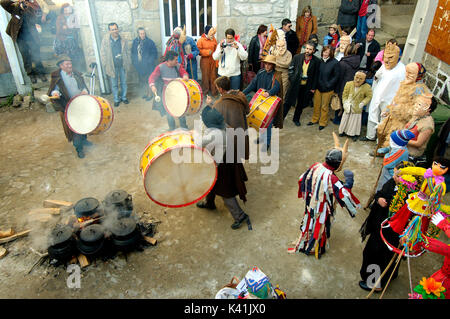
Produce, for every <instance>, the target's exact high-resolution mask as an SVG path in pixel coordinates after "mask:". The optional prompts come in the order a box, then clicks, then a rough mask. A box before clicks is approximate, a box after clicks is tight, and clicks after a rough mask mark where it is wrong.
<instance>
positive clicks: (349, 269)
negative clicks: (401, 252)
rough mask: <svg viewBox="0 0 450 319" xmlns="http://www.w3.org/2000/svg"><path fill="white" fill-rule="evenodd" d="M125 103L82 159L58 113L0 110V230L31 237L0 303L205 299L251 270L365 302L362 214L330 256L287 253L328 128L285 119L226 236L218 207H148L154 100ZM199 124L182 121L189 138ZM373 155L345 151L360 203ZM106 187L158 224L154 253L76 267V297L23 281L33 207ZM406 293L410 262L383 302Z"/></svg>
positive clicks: (252, 168)
mask: <svg viewBox="0 0 450 319" xmlns="http://www.w3.org/2000/svg"><path fill="white" fill-rule="evenodd" d="M130 101H131V103H130V104H129V105H124V104H121V105H120V107H118V108H115V109H114V111H115V118H114V122H113V124H112V127H111V128H110V129H109V130H108V131H107V132H105V133H103V134H100V135H96V136H91V137H90V138H89V140H90V141H92V142H93V143H94V147H92V148H89V149H87V151H86V157H85V158H84V159H79V158H78V157H77V156H76V152H75V149H74V148H73V146H72V145H71V144H69V143H67V140H66V139H65V137H64V133H63V130H62V126H61V122H60V119H59V114H58V113H46V112H45V107H44V106H42V105H39V104H35V105H34V107H33V109H32V110H20V109H3V110H1V111H0V127H1V130H0V158H1V162H0V193H1V194H2V195H1V200H0V229H5V228H8V227H13V228H14V229H16V230H17V231H21V230H24V229H27V228H29V227H34V229H33V231H32V232H31V234H30V235H29V236H28V237H25V238H21V239H18V240H16V241H14V242H11V243H8V244H5V245H3V247H5V248H7V249H8V251H9V254H8V255H7V256H6V257H4V258H3V259H0V274H1V275H0V286H1V287H2V289H0V298H169V299H170V298H214V296H215V294H216V292H217V291H218V290H219V289H220V288H222V287H223V286H224V285H225V284H227V283H228V282H229V281H230V280H231V278H232V277H233V276H237V277H238V278H243V276H244V275H245V274H246V272H247V271H248V270H249V269H251V268H252V267H253V266H258V267H259V268H260V269H261V270H262V271H263V272H264V273H265V274H266V275H268V276H269V277H270V279H271V282H272V283H273V284H279V285H280V288H281V289H282V290H284V291H285V292H286V293H287V297H288V298H289V299H293V298H330V299H334V298H338V299H340V298H365V296H366V295H367V292H366V291H363V290H361V289H360V288H359V286H358V281H359V280H360V277H359V269H360V266H361V260H362V250H363V248H364V244H365V243H361V237H360V235H359V233H358V230H359V228H360V226H361V224H362V222H363V221H364V219H365V218H366V216H367V214H368V212H366V211H364V210H360V211H359V213H358V215H357V216H356V217H355V218H353V219H352V218H350V216H349V215H348V213H347V212H346V211H344V210H342V209H340V208H339V209H338V212H337V214H336V219H335V221H334V223H333V225H332V229H331V238H330V241H329V244H330V247H329V249H328V250H327V252H326V254H325V255H323V256H322V258H321V259H320V260H316V259H315V258H314V257H311V256H306V255H304V254H296V255H289V254H287V252H286V251H287V248H288V245H289V243H290V242H292V241H293V240H295V239H296V237H297V236H298V230H299V226H300V221H301V218H302V211H303V207H304V202H303V200H301V199H298V198H297V191H298V189H297V188H298V186H297V180H298V176H299V175H300V174H301V173H303V171H304V170H305V169H306V168H307V167H309V166H310V165H311V164H313V163H314V162H316V161H322V160H323V159H324V156H325V152H326V150H328V149H329V148H330V147H332V138H331V132H332V131H333V130H334V131H336V132H337V126H335V125H333V124H332V123H331V122H330V125H328V126H327V127H326V128H325V129H324V130H323V131H318V129H317V126H312V127H310V126H306V123H307V122H308V121H309V119H310V117H311V115H312V109H311V108H308V109H306V110H305V111H304V114H303V116H302V120H301V122H302V126H301V127H296V126H295V125H294V124H293V123H292V113H293V111H291V113H290V114H289V116H288V118H287V120H286V122H285V123H286V124H285V128H284V129H283V130H281V131H280V158H279V169H278V171H277V172H276V174H274V175H263V174H261V173H260V168H261V166H265V165H266V164H261V163H258V164H250V163H247V164H246V165H245V168H246V171H247V175H248V176H249V181H248V183H247V189H248V201H247V203H246V204H245V205H242V207H243V208H244V210H245V211H246V212H247V213H248V214H249V215H250V217H251V221H252V224H253V230H252V231H249V230H247V227H245V226H243V227H241V228H240V229H239V230H232V229H231V228H230V225H231V224H232V219H231V215H230V214H229V213H228V211H227V210H226V208H225V207H224V205H223V202H222V200H220V199H219V198H218V199H216V205H217V206H218V209H217V210H216V211H208V210H202V209H199V208H197V207H196V206H195V205H191V206H188V207H184V208H177V209H170V208H164V207H161V206H158V205H156V204H155V203H154V202H153V201H151V200H150V199H149V198H148V197H147V195H146V193H145V190H144V187H143V180H142V176H141V175H140V172H139V159H140V156H141V154H142V152H143V150H144V148H145V146H146V145H147V143H148V142H149V141H150V140H151V139H152V138H154V137H156V136H157V135H159V134H161V133H163V132H164V131H166V130H167V121H166V119H165V118H161V117H160V115H159V113H158V112H156V111H152V110H151V104H150V103H151V102H145V103H144V102H143V100H142V99H141V98H140V97H133V96H131V99H130ZM198 117H199V115H196V116H193V117H189V118H188V125H189V127H190V128H192V125H193V124H192V123H193V120H194V119H196V118H198ZM341 141H342V143H343V142H344V139H343V138H341ZM373 147H374V144H369V143H364V142H359V141H358V142H350V148H349V149H350V155H349V158H348V159H347V162H346V163H345V168H348V169H351V170H352V171H353V172H354V173H355V184H354V188H353V190H354V193H355V194H356V196H357V197H358V198H359V199H360V200H361V202H362V203H363V204H365V202H366V200H367V198H368V195H369V193H370V191H371V189H372V187H373V184H374V182H375V179H376V177H377V174H378V167H379V165H381V164H380V163H381V162H380V159H378V160H377V163H376V165H373V166H372V165H371V163H370V161H371V157H369V155H368V152H369V151H370V150H371V149H372V148H373ZM341 177H342V175H341ZM115 189H123V190H126V191H127V192H128V193H130V194H131V195H132V196H133V204H134V207H135V212H136V213H138V214H140V215H141V216H143V217H146V218H153V219H156V220H159V221H161V223H160V224H159V225H158V228H157V234H156V235H155V238H157V239H158V241H159V242H158V245H156V246H154V247H149V248H146V249H145V250H144V251H143V252H135V253H131V254H130V255H129V256H128V258H127V259H125V258H124V257H123V256H118V257H116V258H115V259H113V260H110V261H108V262H103V261H97V262H96V263H94V264H92V265H90V266H89V267H87V268H84V269H83V270H82V278H81V288H80V289H70V288H68V287H67V283H66V281H67V277H68V275H69V274H68V273H67V272H66V269H65V267H63V266H60V267H57V268H55V267H53V266H51V265H48V264H43V265H42V266H39V267H36V268H35V269H34V271H33V272H31V273H30V274H28V271H29V270H30V268H31V267H32V265H33V264H34V263H35V262H36V261H37V260H38V259H39V257H38V256H37V255H36V254H34V253H33V252H31V250H30V247H33V248H36V249H39V247H38V246H39V245H41V244H42V234H43V233H45V231H48V229H49V225H45V227H44V229H42V227H41V226H40V227H37V226H36V224H33V223H30V222H29V220H27V218H28V217H27V215H28V212H29V210H30V209H33V208H40V207H42V202H43V201H44V200H45V199H60V200H66V201H71V202H74V203H75V202H76V201H78V200H79V199H81V198H84V197H95V198H97V199H99V200H103V199H104V198H105V196H106V194H108V193H109V192H110V191H112V190H115ZM446 201H447V202H448V196H447V197H446ZM143 212H146V213H145V215H144V214H143ZM47 226H48V227H47ZM442 263H443V257H442V256H439V255H435V254H432V253H427V254H425V255H423V256H422V257H420V258H415V259H412V260H411V272H412V284H413V286H415V285H417V284H418V282H419V281H420V279H421V278H422V276H430V275H431V274H433V273H434V272H435V271H436V270H438V269H439V268H440V267H441V265H442ZM409 291H410V289H409V277H408V268H407V263H406V262H402V263H401V265H400V274H399V277H398V278H397V279H396V280H394V281H392V283H391V284H390V286H389V288H388V290H387V293H386V295H385V298H400V299H405V298H407V297H408V293H409ZM378 296H379V295H374V297H373V298H378Z"/></svg>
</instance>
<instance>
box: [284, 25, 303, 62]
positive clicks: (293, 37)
mask: <svg viewBox="0 0 450 319" xmlns="http://www.w3.org/2000/svg"><path fill="white" fill-rule="evenodd" d="M284 36H285V38H286V47H287V49H288V51H289V52H291V54H292V56H294V55H296V54H297V50H298V47H299V42H298V38H297V33H295V32H294V31H293V30H290V31H288V32H286V33H285V35H284Z"/></svg>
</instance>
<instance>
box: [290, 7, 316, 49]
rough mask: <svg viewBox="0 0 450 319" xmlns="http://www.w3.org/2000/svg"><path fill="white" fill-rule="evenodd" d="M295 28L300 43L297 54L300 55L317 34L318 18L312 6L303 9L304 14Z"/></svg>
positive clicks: (298, 18) (298, 19) (299, 17)
mask: <svg viewBox="0 0 450 319" xmlns="http://www.w3.org/2000/svg"><path fill="white" fill-rule="evenodd" d="M295 28H296V33H297V38H298V41H299V48H298V50H297V53H300V50H301V48H302V47H303V45H304V44H305V43H306V42H307V41H308V40H310V39H311V38H310V37H311V35H313V34H317V17H316V16H313V14H312V9H311V6H306V7H304V8H303V11H302V14H301V15H300V16H298V17H297V21H296V23H295Z"/></svg>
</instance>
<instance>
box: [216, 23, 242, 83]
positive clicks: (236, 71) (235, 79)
mask: <svg viewBox="0 0 450 319" xmlns="http://www.w3.org/2000/svg"><path fill="white" fill-rule="evenodd" d="M234 37H235V32H234V30H233V29H227V30H226V31H225V39H222V41H220V44H219V45H218V46H217V48H216V51H214V53H213V59H214V60H216V61H219V70H218V73H219V75H220V76H227V77H229V78H230V81H231V90H239V89H240V87H241V61H245V60H246V59H247V57H248V53H247V51H245V49H244V47H243V46H242V44H240V43H239V42H237V41H236V40H235V38H234Z"/></svg>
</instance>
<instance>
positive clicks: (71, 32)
mask: <svg viewBox="0 0 450 319" xmlns="http://www.w3.org/2000/svg"><path fill="white" fill-rule="evenodd" d="M79 30H80V24H79V22H78V17H77V16H76V15H75V14H74V12H73V8H72V7H71V6H70V5H69V4H68V3H65V4H63V5H62V7H61V12H60V15H59V16H58V18H57V19H56V38H55V41H54V43H53V49H54V51H55V54H56V55H61V54H66V55H68V56H70V57H71V58H72V61H73V64H74V65H75V69H77V70H83V69H84V66H83V65H82V51H81V48H80V45H79V41H78V32H79Z"/></svg>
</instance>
